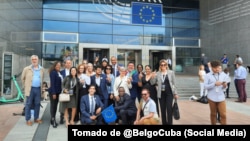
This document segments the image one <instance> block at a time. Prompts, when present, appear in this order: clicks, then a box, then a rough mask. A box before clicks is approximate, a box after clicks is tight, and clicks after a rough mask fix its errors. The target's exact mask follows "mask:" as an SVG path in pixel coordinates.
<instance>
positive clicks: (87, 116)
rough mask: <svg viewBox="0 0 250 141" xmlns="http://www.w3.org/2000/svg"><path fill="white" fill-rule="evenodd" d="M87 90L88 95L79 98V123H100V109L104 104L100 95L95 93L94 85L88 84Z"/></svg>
mask: <svg viewBox="0 0 250 141" xmlns="http://www.w3.org/2000/svg"><path fill="white" fill-rule="evenodd" d="M88 91H89V93H88V95H84V96H82V98H81V103H80V109H81V123H82V124H87V125H92V124H97V125H102V116H101V111H102V110H103V106H104V105H103V103H102V101H101V99H100V97H99V96H98V95H95V92H96V89H95V85H90V86H89V90H88Z"/></svg>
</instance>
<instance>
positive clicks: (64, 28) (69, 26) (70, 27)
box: [43, 20, 78, 32]
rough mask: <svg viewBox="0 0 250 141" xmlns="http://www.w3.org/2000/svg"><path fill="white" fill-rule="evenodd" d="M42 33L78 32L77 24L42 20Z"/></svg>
mask: <svg viewBox="0 0 250 141" xmlns="http://www.w3.org/2000/svg"><path fill="white" fill-rule="evenodd" d="M43 30H44V31H61V32H78V23H77V22H63V21H49V20H43Z"/></svg>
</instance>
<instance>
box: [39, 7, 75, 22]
mask: <svg viewBox="0 0 250 141" xmlns="http://www.w3.org/2000/svg"><path fill="white" fill-rule="evenodd" d="M43 18H44V19H49V20H64V21H78V12H76V11H66V10H51V9H44V10H43Z"/></svg>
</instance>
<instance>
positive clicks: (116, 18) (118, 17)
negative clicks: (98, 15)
mask: <svg viewBox="0 0 250 141" xmlns="http://www.w3.org/2000/svg"><path fill="white" fill-rule="evenodd" d="M112 20H113V24H131V15H130V14H119V13H114V14H113V18H112Z"/></svg>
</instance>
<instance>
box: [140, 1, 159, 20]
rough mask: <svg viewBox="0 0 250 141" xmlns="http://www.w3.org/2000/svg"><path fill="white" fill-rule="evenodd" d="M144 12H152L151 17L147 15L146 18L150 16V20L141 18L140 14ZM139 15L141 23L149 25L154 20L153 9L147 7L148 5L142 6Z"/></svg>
mask: <svg viewBox="0 0 250 141" xmlns="http://www.w3.org/2000/svg"><path fill="white" fill-rule="evenodd" d="M144 10H150V11H151V12H152V15H151V16H150V15H147V16H150V17H151V19H145V18H144V17H143V15H142V13H143V11H144ZM139 15H140V19H141V20H142V21H143V22H145V23H150V22H152V21H153V20H154V19H155V11H154V9H153V8H152V7H151V6H148V5H146V6H143V7H142V8H141V9H140V12H139Z"/></svg>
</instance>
